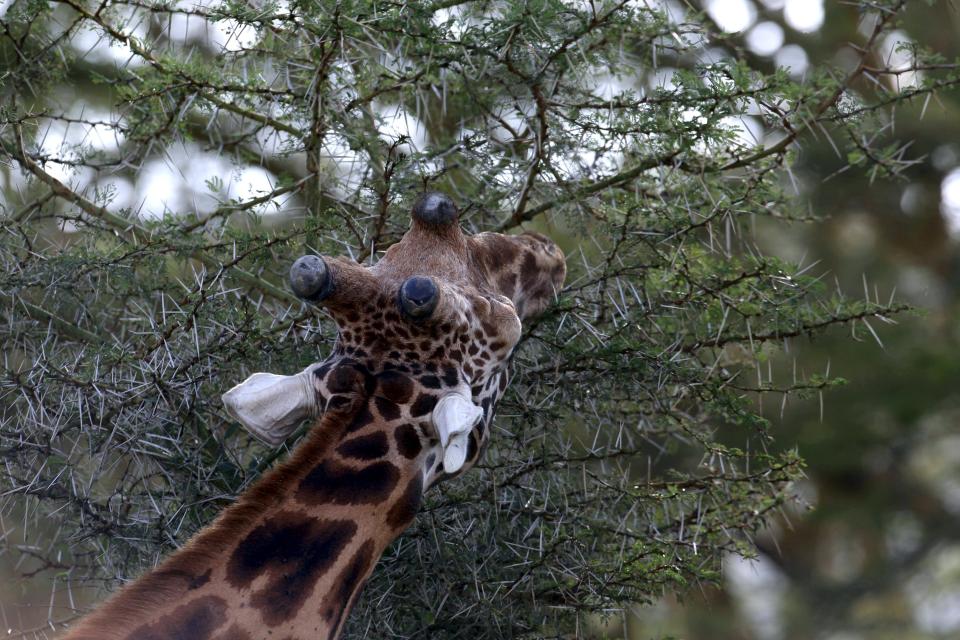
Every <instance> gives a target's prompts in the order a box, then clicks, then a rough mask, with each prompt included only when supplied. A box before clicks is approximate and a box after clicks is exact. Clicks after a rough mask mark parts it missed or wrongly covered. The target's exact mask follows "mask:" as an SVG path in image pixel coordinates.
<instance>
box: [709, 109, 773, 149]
mask: <svg viewBox="0 0 960 640" xmlns="http://www.w3.org/2000/svg"><path fill="white" fill-rule="evenodd" d="M720 123H721V126H722V127H723V128H724V129H729V130H731V131H733V132H734V133H735V134H736V136H737V137H736V139H735V140H734V143H733V144H734V146H736V147H741V148H747V149H749V148H751V147H757V146H760V145H761V144H763V125H762V124H760V121H759V120H758V119H757V118H754V117H753V116H727V117H726V118H724V119H723V120H721V121H720Z"/></svg>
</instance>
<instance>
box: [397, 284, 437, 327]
mask: <svg viewBox="0 0 960 640" xmlns="http://www.w3.org/2000/svg"><path fill="white" fill-rule="evenodd" d="M439 300H440V290H439V289H438V288H437V284H436V283H435V282H434V281H433V279H432V278H427V277H424V276H412V277H410V278H407V279H406V280H404V281H403V284H402V285H400V295H399V302H400V309H401V310H402V311H403V312H404V313H405V314H406V315H407V316H409V317H410V318H412V319H414V320H423V319H424V318H427V317H429V316H430V314H432V313H433V311H434V309H436V308H437V302H438V301H439Z"/></svg>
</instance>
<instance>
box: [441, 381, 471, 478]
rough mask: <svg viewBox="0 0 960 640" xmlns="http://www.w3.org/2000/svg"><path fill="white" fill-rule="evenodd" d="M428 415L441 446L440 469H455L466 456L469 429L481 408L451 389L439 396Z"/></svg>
mask: <svg viewBox="0 0 960 640" xmlns="http://www.w3.org/2000/svg"><path fill="white" fill-rule="evenodd" d="M432 417H433V426H434V427H436V429H437V435H438V436H440V446H442V447H443V470H444V471H445V472H447V473H456V472H457V471H459V470H460V468H461V467H462V466H463V463H464V462H466V460H467V446H468V444H469V438H470V432H471V431H472V430H473V428H474V427H475V426H477V423H478V422H480V419H481V418H482V417H483V409H481V408H480V407H478V406H477V405H475V404H473V402H471V401H470V400H469V399H468V398H466V397H464V396H462V395H461V394H459V393H451V394H449V395H446V396H443V397H442V398H440V401H439V402H438V403H437V406H436V407H434V409H433V416H432Z"/></svg>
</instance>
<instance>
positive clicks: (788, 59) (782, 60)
mask: <svg viewBox="0 0 960 640" xmlns="http://www.w3.org/2000/svg"><path fill="white" fill-rule="evenodd" d="M773 60H774V62H775V63H776V65H777V66H778V67H785V68H787V69H789V70H790V74H791V75H793V76H802V75H803V74H804V73H805V72H806V70H807V67H809V66H810V59H809V58H808V57H807V52H806V51H804V50H803V47H801V46H800V45H798V44H788V45H787V46H785V47H782V48H781V49H780V50H779V51H777V55H775V56H774V57H773Z"/></svg>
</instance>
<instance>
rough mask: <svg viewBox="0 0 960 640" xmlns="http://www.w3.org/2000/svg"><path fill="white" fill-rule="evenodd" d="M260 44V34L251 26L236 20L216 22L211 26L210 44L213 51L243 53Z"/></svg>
mask: <svg viewBox="0 0 960 640" xmlns="http://www.w3.org/2000/svg"><path fill="white" fill-rule="evenodd" d="M258 42H260V33H259V32H258V31H257V28H256V27H254V26H253V25H249V24H242V23H240V22H237V21H236V20H229V19H228V20H217V21H216V22H214V23H213V24H212V25H211V29H210V44H211V45H212V46H213V48H214V49H215V50H223V51H243V50H244V49H251V48H253V47H254V46H256V44H257V43H258Z"/></svg>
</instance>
